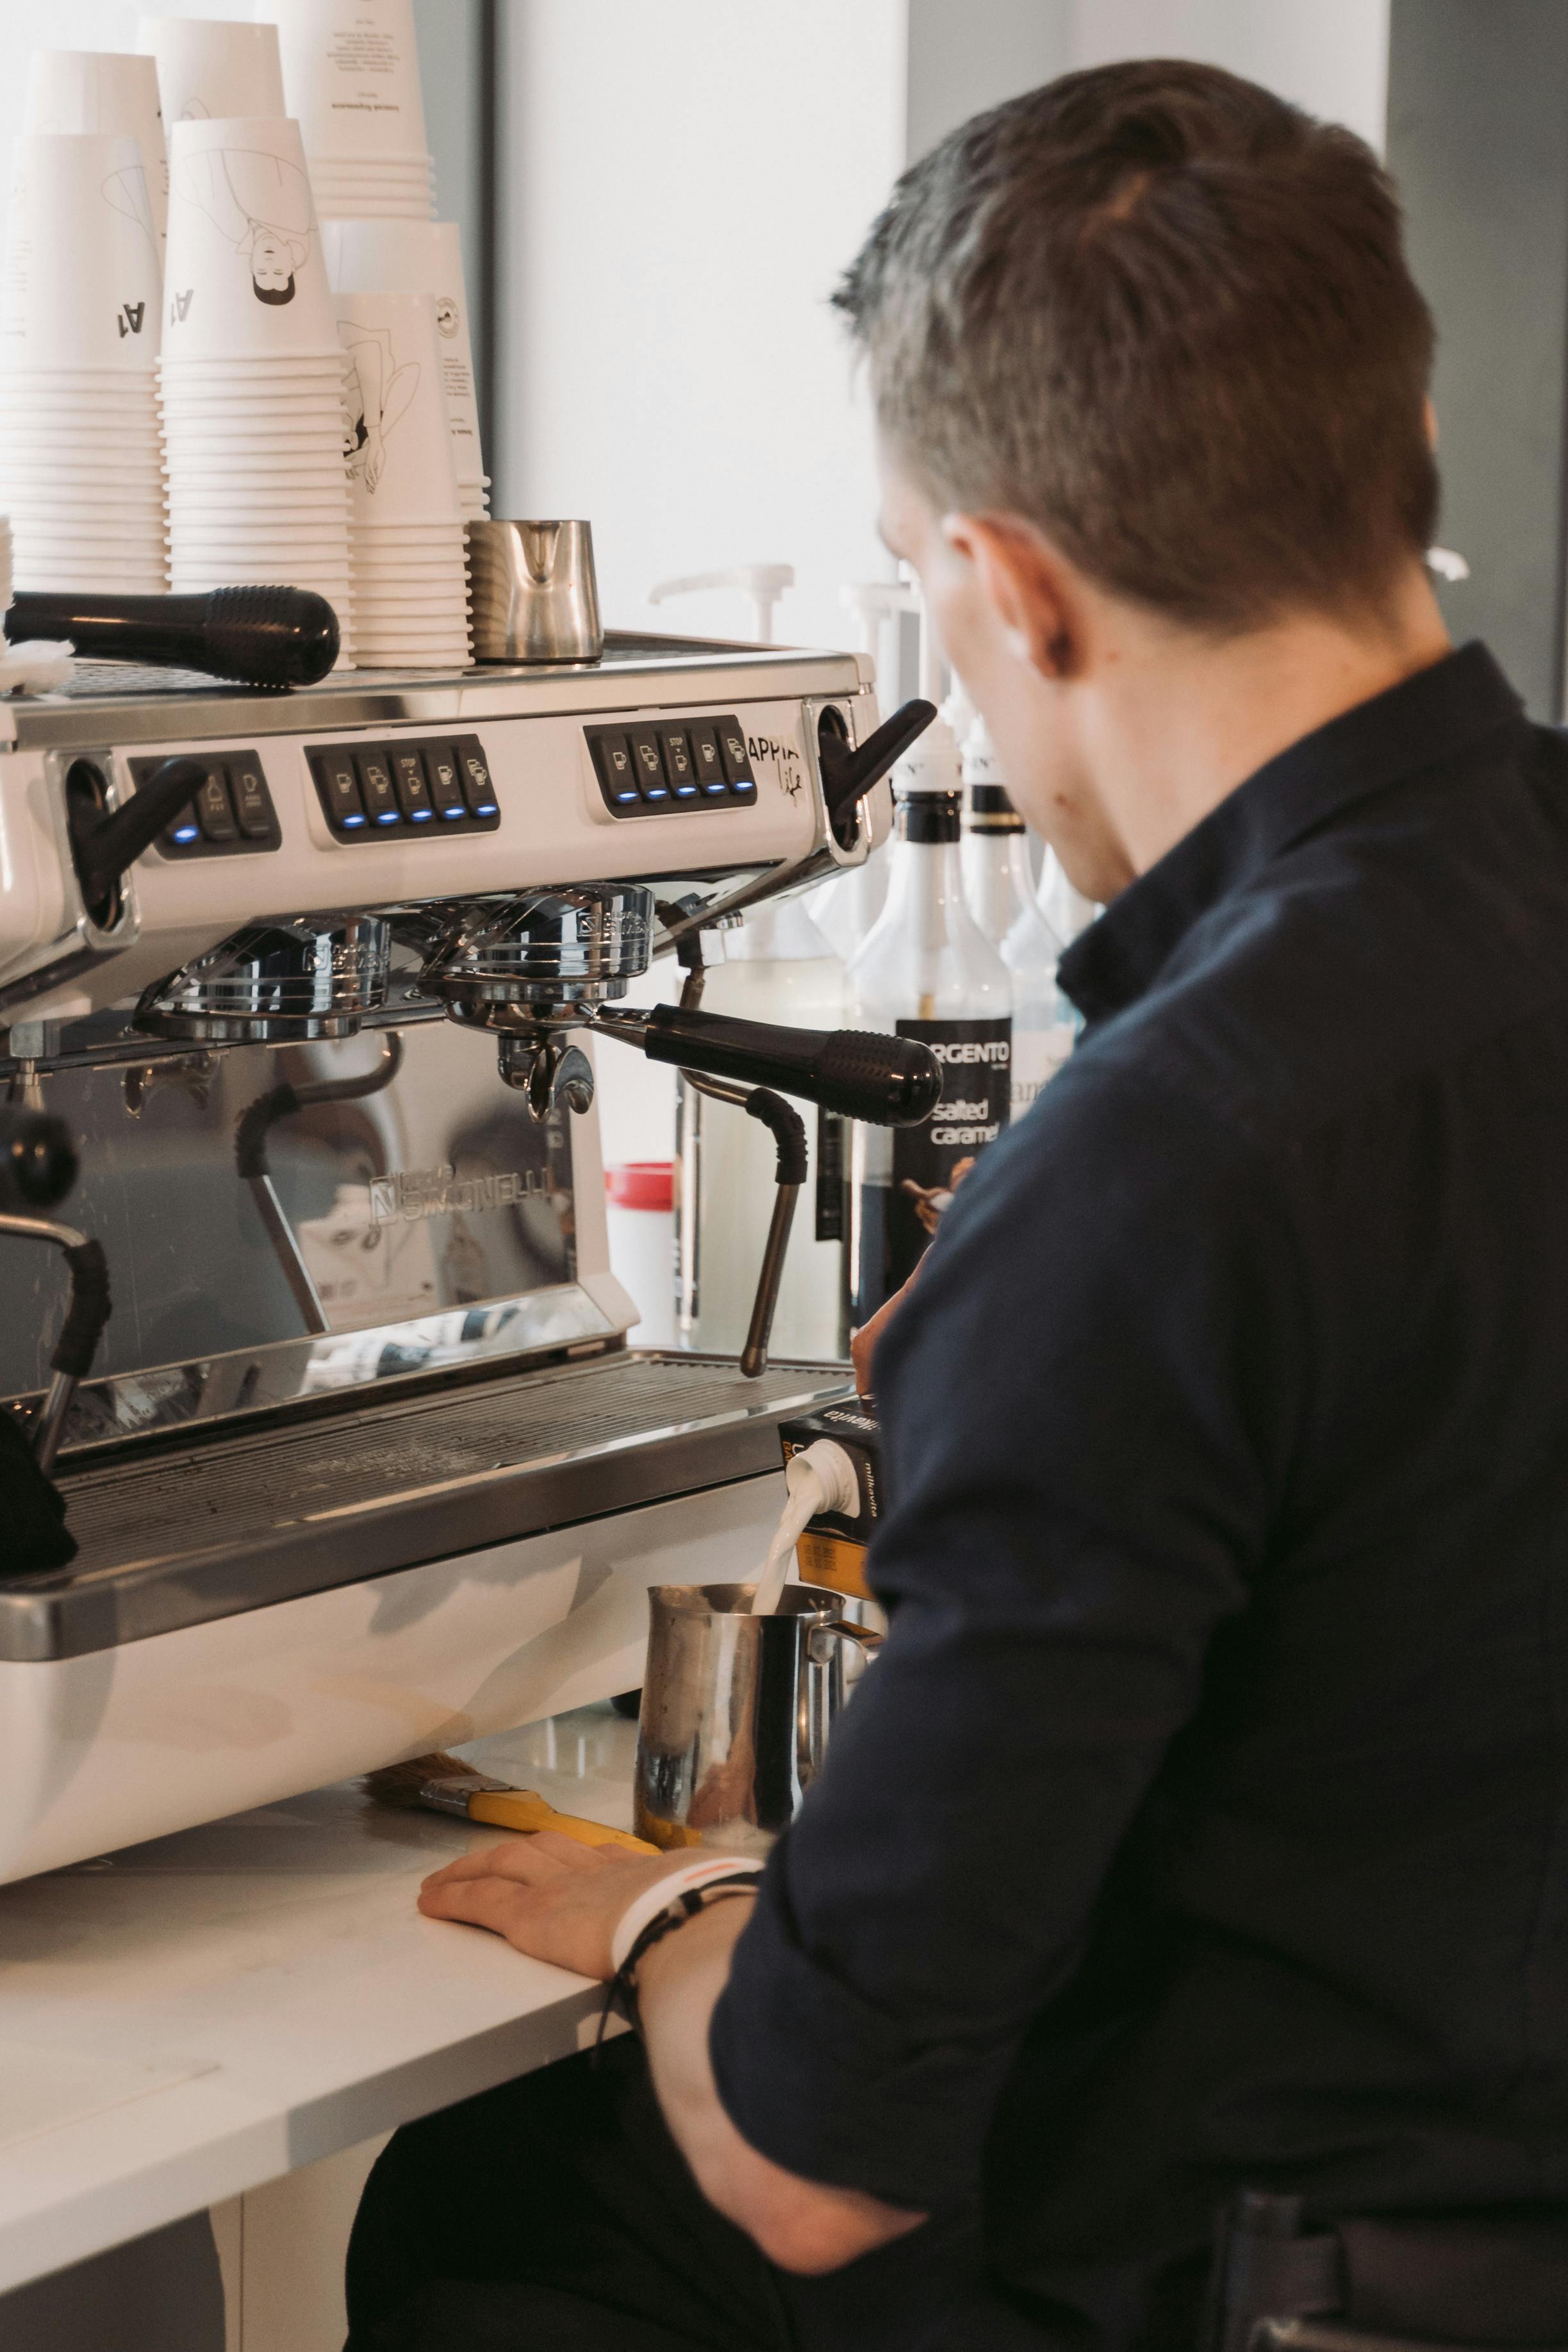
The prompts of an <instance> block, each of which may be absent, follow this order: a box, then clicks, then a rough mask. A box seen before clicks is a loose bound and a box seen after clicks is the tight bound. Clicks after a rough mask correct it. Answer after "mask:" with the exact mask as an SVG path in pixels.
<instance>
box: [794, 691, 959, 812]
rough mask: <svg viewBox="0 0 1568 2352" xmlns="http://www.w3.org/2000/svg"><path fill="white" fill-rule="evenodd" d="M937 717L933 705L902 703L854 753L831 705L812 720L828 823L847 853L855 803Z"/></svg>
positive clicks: (899, 758) (879, 781) (901, 756)
mask: <svg viewBox="0 0 1568 2352" xmlns="http://www.w3.org/2000/svg"><path fill="white" fill-rule="evenodd" d="M935 718H936V704H935V703H934V702H923V701H919V700H916V701H914V702H906V703H904V706H903V708H902V709H898V710H895V711H894V714H893V716H892V718H891V719H883V723H882V725H881V726H880V727H879V728H878V729H877V730H876V732H875V734H874V735H868V736H867V737H866V739H865V741H864V742H863V743H862V744H860V745H858V746H857V747H855V748H854V749H853V750H852V749H851V746H850V740H849V738H848V736H847V735H846V734H845V733H844V731H843V726H844V722H843V719H842V718H841V716H840V714H839V712H838V710H837V709H835V708H834V707H833V705H832V704H831V703H830V704H829V705H828V708H827V709H825V710H824V711H823V713H822V715H821V718H820V719H818V721H817V764H818V766H819V767H820V768H821V772H822V793H823V797H824V798H825V800H826V801H827V803H828V819H829V822H830V824H831V825H832V828H833V838H834V839H835V841H836V842H837V843H838V845H839V847H840V848H841V849H852V848H853V847H854V845H855V832H856V827H857V825H858V824H859V819H860V804H861V803H862V801H863V800H864V798H865V796H866V794H867V793H869V792H870V791H872V789H873V786H875V785H877V784H880V783H881V782H882V780H883V776H885V775H886V774H887V772H888V770H889V769H890V768H892V767H894V766H895V765H896V764H897V762H898V761H900V760H902V759H903V757H904V753H905V752H906V751H908V750H909V748H910V746H911V744H912V743H915V742H916V741H918V740H919V738H920V737H921V736H922V735H924V734H925V730H926V729H927V728H928V727H929V726H930V724H931V722H932V720H933V719H935Z"/></svg>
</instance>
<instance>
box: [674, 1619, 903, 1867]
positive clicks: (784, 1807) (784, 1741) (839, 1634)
mask: <svg viewBox="0 0 1568 2352" xmlns="http://www.w3.org/2000/svg"><path fill="white" fill-rule="evenodd" d="M754 1591H756V1587H755V1585H750V1584H658V1585H655V1586H654V1587H653V1590H652V1591H650V1593H649V1595H648V1601H649V1605H650V1607H651V1609H652V1611H653V1625H652V1628H651V1630H650V1633H649V1638H648V1664H647V1670H646V1672H645V1674H644V1675H643V1711H642V1720H641V1723H640V1725H639V1727H638V1736H637V1777H636V1824H637V1834H638V1836H639V1837H644V1838H648V1839H650V1840H651V1841H652V1842H653V1844H655V1845H660V1846H665V1847H670V1846H688V1845H700V1846H712V1847H714V1848H715V1849H716V1851H718V1852H719V1853H766V1852H767V1850H768V1846H769V1845H771V1843H772V1842H773V1840H774V1839H775V1838H776V1837H777V1836H778V1834H779V1831H780V1830H781V1829H783V1828H784V1826H785V1824H786V1823H787V1822H789V1820H790V1818H791V1816H792V1815H793V1814H794V1812H795V1810H796V1808H797V1807H798V1806H799V1804H800V1800H801V1798H802V1797H803V1796H804V1795H805V1793H806V1790H808V1789H809V1788H810V1785H811V1782H812V1781H813V1780H815V1778H816V1776H817V1774H818V1772H819V1771H820V1770H821V1765H822V1758H823V1756H824V1754H825V1753H826V1749H827V1744H828V1733H829V1731H830V1729H831V1725H832V1721H833V1717H835V1715H836V1714H837V1713H838V1711H839V1709H840V1707H841V1706H843V1704H844V1701H845V1699H846V1698H847V1697H848V1696H849V1694H850V1691H851V1689H852V1685H853V1682H854V1681H855V1680H856V1679H857V1678H858V1675H857V1669H859V1668H861V1667H862V1666H863V1664H864V1661H865V1659H866V1658H867V1657H869V1656H870V1654H872V1653H873V1651H874V1650H876V1649H877V1648H878V1647H879V1646H880V1643H881V1641H882V1638H883V1637H882V1635H881V1634H880V1633H873V1632H872V1631H870V1630H869V1628H868V1627H866V1626H865V1625H864V1624H862V1623H859V1622H855V1612H856V1608H857V1604H856V1603H855V1602H854V1601H847V1600H846V1599H845V1597H844V1595H843V1594H842V1593H841V1592H830V1591H828V1590H827V1589H826V1588H825V1587H824V1586H821V1585H814V1584H787V1585H786V1586H785V1587H784V1591H783V1592H782V1594H781V1595H780V1597H779V1607H778V1610H777V1612H775V1614H774V1615H772V1616H771V1617H753V1616H752V1615H751V1614H750V1609H749V1604H750V1600H751V1596H752V1594H753V1593H754Z"/></svg>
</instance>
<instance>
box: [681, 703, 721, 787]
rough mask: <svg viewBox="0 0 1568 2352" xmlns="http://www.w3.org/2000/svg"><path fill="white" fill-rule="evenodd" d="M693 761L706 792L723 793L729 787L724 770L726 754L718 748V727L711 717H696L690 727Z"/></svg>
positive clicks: (699, 780) (699, 781) (698, 778)
mask: <svg viewBox="0 0 1568 2352" xmlns="http://www.w3.org/2000/svg"><path fill="white" fill-rule="evenodd" d="M690 734H691V743H692V763H693V765H694V767H695V769H696V773H697V782H698V783H699V784H700V785H701V786H702V788H703V790H704V792H705V793H722V792H727V791H728V789H729V785H728V780H727V777H726V775H725V772H724V754H723V753H722V752H721V751H720V750H719V748H718V729H717V727H716V724H715V722H714V721H713V720H712V719H693V721H692V724H691V729H690Z"/></svg>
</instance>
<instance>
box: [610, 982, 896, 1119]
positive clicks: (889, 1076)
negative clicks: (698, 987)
mask: <svg viewBox="0 0 1568 2352" xmlns="http://www.w3.org/2000/svg"><path fill="white" fill-rule="evenodd" d="M597 1025H599V1026H601V1027H603V1028H605V1029H607V1030H609V1031H610V1033H611V1034H612V1035H617V1036H622V1037H624V1038H625V1039H626V1040H627V1042H628V1043H629V1044H632V1045H641V1046H642V1048H643V1052H644V1053H645V1054H646V1055H647V1056H648V1059H649V1060H650V1061H651V1062H674V1063H678V1064H684V1065H685V1066H686V1067H687V1068H688V1069H693V1070H706V1073H707V1074H708V1076H710V1077H715V1078H733V1079H735V1080H736V1081H737V1083H738V1084H739V1085H741V1086H747V1087H776V1088H777V1089H778V1091H779V1093H780V1094H786V1095H795V1096H798V1097H800V1098H801V1099H803V1100H804V1101H806V1102H814V1103H816V1104H818V1105H820V1107H821V1108H822V1109H823V1110H831V1111H837V1112H838V1113H839V1115H840V1116H841V1118H859V1119H864V1120H865V1121H866V1122H867V1124H868V1125H870V1126H873V1127H918V1126H919V1125H920V1124H921V1122H922V1121H923V1120H924V1119H927V1118H930V1116H931V1114H932V1112H933V1111H934V1110H935V1109H936V1106H937V1104H938V1103H939V1102H940V1101H941V1099H942V1072H941V1068H940V1066H939V1065H938V1063H937V1060H936V1055H934V1054H933V1053H932V1051H931V1048H930V1047H929V1045H921V1043H920V1042H919V1040H918V1038H915V1037H883V1036H880V1035H878V1034H877V1033H876V1032H875V1031H874V1030H870V1029H830V1030H821V1029H776V1028H775V1027H774V1026H773V1024H772V1023H771V1022H765V1021H736V1020H732V1019H731V1018H730V1016H729V1015H728V1014H727V1013H690V1012H685V1011H683V1009H682V1008H681V1006H679V1005H678V1004H656V1005H654V1007H653V1010H652V1012H651V1013H647V1014H646V1015H645V1016H644V1015H643V1014H640V1013H630V1012H627V1013H621V1012H618V1011H617V1010H616V1009H615V1008H613V1007H610V1006H606V1007H604V1008H603V1009H602V1010H601V1013H600V1014H599V1016H598V1024H597Z"/></svg>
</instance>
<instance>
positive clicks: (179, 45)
mask: <svg viewBox="0 0 1568 2352" xmlns="http://www.w3.org/2000/svg"><path fill="white" fill-rule="evenodd" d="M137 44H138V47H140V48H141V52H142V55H143V56H144V57H148V58H152V60H153V62H154V65H155V67H156V69H157V74H158V94H159V100H160V103H161V105H162V110H163V120H164V121H165V123H172V122H193V121H204V120H207V119H211V118H215V117H217V116H221V115H238V114H246V115H257V114H282V113H284V112H286V111H287V110H286V108H285V106H284V103H283V68H282V65H281V63H280V62H279V58H278V54H277V26H276V25H231V24H225V23H222V22H218V21H215V20H212V19H209V18H207V17H205V16H143V17H142V19H141V25H140V26H139V27H138V29H137Z"/></svg>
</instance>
